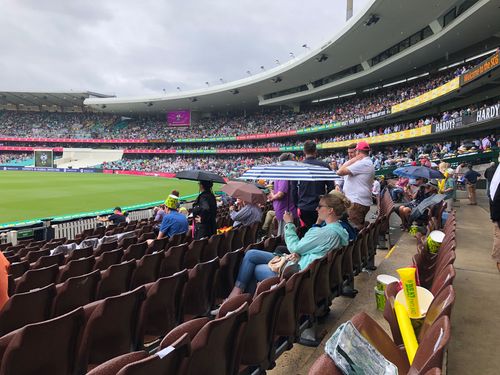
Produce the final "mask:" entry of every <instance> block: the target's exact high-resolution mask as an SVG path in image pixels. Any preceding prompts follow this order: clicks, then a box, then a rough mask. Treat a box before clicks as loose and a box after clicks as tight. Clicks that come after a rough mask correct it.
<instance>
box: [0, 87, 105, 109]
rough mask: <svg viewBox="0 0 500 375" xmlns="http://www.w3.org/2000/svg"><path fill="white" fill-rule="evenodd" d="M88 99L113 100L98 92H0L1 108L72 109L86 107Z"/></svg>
mask: <svg viewBox="0 0 500 375" xmlns="http://www.w3.org/2000/svg"><path fill="white" fill-rule="evenodd" d="M87 98H111V96H109V95H104V94H99V93H96V92H90V91H84V92H73V91H72V92H13V91H0V108H8V107H12V108H14V107H15V108H17V109H21V110H22V109H23V108H29V109H33V108H34V107H38V108H39V109H40V110H42V109H44V108H53V107H59V108H71V107H79V108H82V107H83V106H84V104H83V101H84V100H85V99H87Z"/></svg>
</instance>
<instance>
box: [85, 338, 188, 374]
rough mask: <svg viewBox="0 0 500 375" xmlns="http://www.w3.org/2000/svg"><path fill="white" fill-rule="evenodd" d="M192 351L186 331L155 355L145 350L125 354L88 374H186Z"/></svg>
mask: <svg viewBox="0 0 500 375" xmlns="http://www.w3.org/2000/svg"><path fill="white" fill-rule="evenodd" d="M190 351H191V348H190V339H189V336H188V334H187V333H185V334H184V335H182V336H181V337H180V338H179V339H178V340H177V341H175V342H174V343H172V345H170V346H167V347H166V348H164V349H162V350H160V351H158V352H157V353H155V354H153V355H148V353H147V352H145V351H140V352H132V353H128V354H124V355H121V356H119V357H116V358H113V359H111V360H109V361H107V362H105V363H103V364H102V365H99V366H98V367H96V368H95V369H93V370H92V371H90V372H89V373H88V374H87V375H143V374H152V375H153V374H176V375H184V374H187V365H188V362H189V354H190Z"/></svg>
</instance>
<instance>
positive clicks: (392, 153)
mask: <svg viewBox="0 0 500 375" xmlns="http://www.w3.org/2000/svg"><path fill="white" fill-rule="evenodd" d="M498 142H499V138H498V136H496V135H494V134H492V135H489V136H485V137H481V138H477V139H471V140H466V141H463V142H460V143H457V142H452V141H448V142H442V143H434V144H420V145H413V146H379V147H376V145H374V147H373V151H372V153H371V155H370V157H371V159H372V161H373V164H374V167H375V169H376V170H379V169H383V168H388V167H400V166H404V165H409V164H411V163H412V162H415V163H418V162H419V160H420V159H421V158H425V159H426V160H439V159H443V158H450V157H455V156H458V155H463V154H470V153H477V152H481V151H485V150H486V149H484V147H483V146H482V145H483V144H489V145H490V146H489V147H488V148H491V147H493V146H494V145H497V144H498ZM278 155H279V154H274V155H272V156H262V155H258V154H253V155H249V156H231V155H217V156H179V155H162V156H153V157H150V158H145V157H130V156H127V155H124V157H123V158H122V159H121V160H118V161H115V162H110V163H103V164H102V165H100V166H98V167H99V168H103V169H113V170H133V171H142V172H171V173H175V172H178V171H181V170H185V169H203V170H208V171H211V172H215V173H217V174H220V175H222V176H225V177H229V178H235V177H238V176H240V175H241V174H242V173H243V172H244V171H246V170H247V169H249V168H251V167H253V166H254V165H262V164H270V163H274V162H277V161H278ZM320 159H322V160H324V161H325V162H327V163H329V165H330V166H331V167H332V169H334V170H338V168H340V167H341V166H342V164H344V163H345V162H346V161H347V153H346V152H345V151H339V152H333V153H332V152H328V151H326V150H325V151H321V152H320ZM297 160H298V161H301V160H302V153H301V152H297Z"/></svg>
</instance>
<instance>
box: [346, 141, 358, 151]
mask: <svg viewBox="0 0 500 375" xmlns="http://www.w3.org/2000/svg"><path fill="white" fill-rule="evenodd" d="M357 145H358V144H357V143H351V144H350V145H349V146H347V149H348V150H352V149H353V148H356V146H357Z"/></svg>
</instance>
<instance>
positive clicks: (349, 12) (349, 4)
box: [345, 0, 354, 21]
mask: <svg viewBox="0 0 500 375" xmlns="http://www.w3.org/2000/svg"><path fill="white" fill-rule="evenodd" d="M353 1H354V0H347V4H346V5H347V7H346V16H345V20H346V21H349V19H350V18H351V17H352V3H353Z"/></svg>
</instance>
